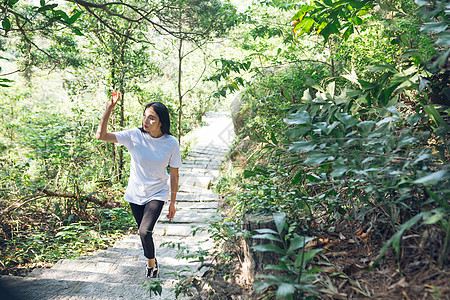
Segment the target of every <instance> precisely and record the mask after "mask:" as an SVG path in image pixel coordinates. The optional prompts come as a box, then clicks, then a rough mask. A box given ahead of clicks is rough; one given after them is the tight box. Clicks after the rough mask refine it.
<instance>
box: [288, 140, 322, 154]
mask: <svg viewBox="0 0 450 300" xmlns="http://www.w3.org/2000/svg"><path fill="white" fill-rule="evenodd" d="M316 146H317V144H316V143H314V142H311V141H307V142H294V143H293V144H292V146H291V147H290V148H289V150H291V151H296V152H308V151H311V150H314V149H315V148H316Z"/></svg>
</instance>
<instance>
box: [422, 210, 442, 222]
mask: <svg viewBox="0 0 450 300" xmlns="http://www.w3.org/2000/svg"><path fill="white" fill-rule="evenodd" d="M432 212H433V213H432V214H431V215H429V216H424V217H423V224H425V225H431V224H435V223H437V222H439V221H440V220H442V218H444V216H445V215H444V213H443V212H442V211H441V210H433V211H432Z"/></svg>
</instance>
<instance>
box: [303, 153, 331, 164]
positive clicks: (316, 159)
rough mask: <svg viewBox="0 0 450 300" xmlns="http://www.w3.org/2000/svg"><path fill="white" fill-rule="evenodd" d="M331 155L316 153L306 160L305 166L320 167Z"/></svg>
mask: <svg viewBox="0 0 450 300" xmlns="http://www.w3.org/2000/svg"><path fill="white" fill-rule="evenodd" d="M328 156H329V155H327V154H324V153H322V152H315V153H312V154H311V155H309V157H308V158H307V159H306V160H305V164H311V165H313V166H317V165H320V164H321V163H323V162H324V161H325V160H326V159H327V158H328Z"/></svg>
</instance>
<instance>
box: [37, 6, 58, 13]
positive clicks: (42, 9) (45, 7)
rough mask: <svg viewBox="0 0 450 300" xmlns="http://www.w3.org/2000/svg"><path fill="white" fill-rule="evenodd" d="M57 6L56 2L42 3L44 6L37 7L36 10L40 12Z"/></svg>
mask: <svg viewBox="0 0 450 300" xmlns="http://www.w3.org/2000/svg"><path fill="white" fill-rule="evenodd" d="M57 6H58V4H49V5H44V6H41V7H39V9H38V12H40V13H41V12H44V11H47V10H53V9H54V8H55V7H57Z"/></svg>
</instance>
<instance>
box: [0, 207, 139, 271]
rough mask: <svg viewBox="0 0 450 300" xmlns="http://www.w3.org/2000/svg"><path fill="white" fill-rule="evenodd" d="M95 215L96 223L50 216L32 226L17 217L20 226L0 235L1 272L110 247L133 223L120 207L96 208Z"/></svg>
mask: <svg viewBox="0 0 450 300" xmlns="http://www.w3.org/2000/svg"><path fill="white" fill-rule="evenodd" d="M34 210H35V211H40V209H36V208H34ZM94 215H95V216H96V222H92V223H90V222H86V221H79V222H76V223H71V224H68V225H64V226H60V223H59V222H58V221H57V220H52V219H50V218H48V221H47V222H46V223H44V224H33V226H31V225H30V224H25V225H23V224H21V222H19V220H17V228H14V227H13V228H12V230H11V231H10V232H9V233H7V234H8V236H7V235H6V234H4V235H3V236H2V237H1V238H0V246H1V249H2V251H1V253H0V259H1V260H0V262H1V264H2V270H3V271H2V273H5V272H6V273H8V272H13V273H14V272H15V271H14V268H15V267H16V266H17V265H22V266H25V267H31V268H32V267H34V266H40V265H41V266H43V265H45V264H47V263H55V262H57V261H58V260H60V259H62V258H74V257H79V256H81V255H84V254H86V253H87V252H90V251H94V250H96V249H99V248H100V249H104V248H107V247H108V246H110V245H111V244H112V243H114V241H115V240H116V239H117V238H118V237H119V236H121V235H123V234H125V233H128V232H129V230H130V228H132V227H133V226H134V219H133V217H132V216H131V213H130V212H128V211H126V210H124V209H121V208H115V209H95V210H94ZM2 227H3V226H2ZM31 227H33V228H31ZM2 229H4V227H3V228H2Z"/></svg>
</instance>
